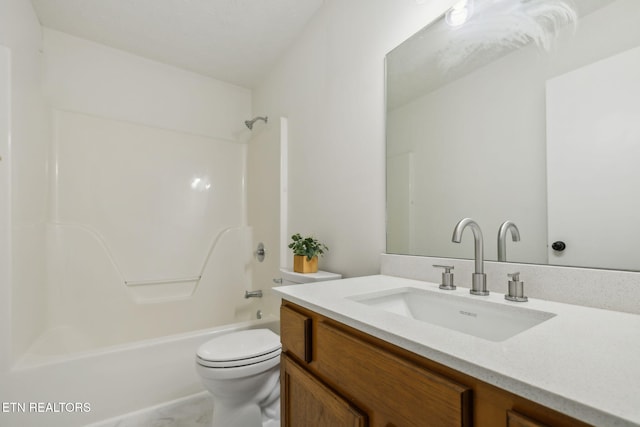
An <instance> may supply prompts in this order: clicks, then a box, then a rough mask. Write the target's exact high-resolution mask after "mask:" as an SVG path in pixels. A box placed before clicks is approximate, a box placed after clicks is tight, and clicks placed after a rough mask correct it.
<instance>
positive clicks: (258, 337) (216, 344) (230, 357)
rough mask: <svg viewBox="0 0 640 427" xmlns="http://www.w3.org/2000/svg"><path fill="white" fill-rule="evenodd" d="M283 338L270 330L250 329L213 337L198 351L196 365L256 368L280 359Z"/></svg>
mask: <svg viewBox="0 0 640 427" xmlns="http://www.w3.org/2000/svg"><path fill="white" fill-rule="evenodd" d="M281 348H282V344H280V337H279V336H278V335H277V334H275V333H274V332H273V331H271V330H269V329H249V330H245V331H239V332H232V333H229V334H226V335H222V336H220V337H217V338H213V339H212V340H210V341H207V342H206V343H204V344H203V345H201V346H200V348H198V351H197V353H196V355H197V357H196V359H197V363H198V364H199V365H201V366H206V367H208V368H235V367H241V366H247V365H253V364H257V363H261V362H265V361H267V360H270V359H274V358H276V357H279V356H280V352H281Z"/></svg>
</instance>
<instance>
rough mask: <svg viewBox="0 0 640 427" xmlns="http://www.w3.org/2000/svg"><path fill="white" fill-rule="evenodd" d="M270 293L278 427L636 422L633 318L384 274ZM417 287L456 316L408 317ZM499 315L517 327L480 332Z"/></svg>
mask: <svg viewBox="0 0 640 427" xmlns="http://www.w3.org/2000/svg"><path fill="white" fill-rule="evenodd" d="M276 292H277V293H278V294H279V295H280V296H282V297H283V303H282V307H281V339H282V344H283V355H282V368H281V387H282V389H281V390H282V394H281V401H282V420H283V426H302V425H304V426H338V425H340V426H398V427H399V426H425V425H434V426H454V425H455V426H490V427H494V426H512V427H513V426H586V425H606V426H612V425H640V424H639V423H640V409H638V405H637V403H638V398H637V397H636V396H635V395H636V394H637V390H636V387H637V381H638V379H640V367H638V366H637V364H635V362H634V360H635V358H636V357H635V356H634V354H636V355H637V354H638V352H639V349H638V348H637V347H638V343H637V342H634V341H636V340H633V339H631V340H630V339H628V337H629V335H628V333H632V332H633V331H634V330H635V331H636V333H637V331H638V330H640V316H637V315H632V314H625V313H618V312H613V311H606V310H598V309H592V308H586V307H580V306H573V305H568V304H560V303H555V302H549V301H541V300H530V302H528V303H526V304H520V305H519V304H518V303H513V302H508V301H505V300H504V298H503V295H501V294H497V293H492V294H491V295H490V296H488V297H476V296H470V295H469V293H468V289H462V288H460V289H459V290H457V291H453V292H451V291H441V290H439V289H438V285H437V284H434V283H427V282H421V281H416V280H410V279H402V278H397V277H391V276H383V275H380V276H370V277H361V278H353V279H346V280H341V281H334V282H325V283H322V284H312V285H301V286H293V287H280V288H277V289H276ZM408 292H409V294H407V293H408ZM423 294H424V295H431V296H432V297H433V298H435V299H436V300H437V301H436V303H437V305H438V306H443V305H445V306H446V305H447V304H449V302H451V301H453V303H452V304H453V306H460V307H462V308H461V309H460V310H459V312H460V313H458V314H459V315H460V316H464V317H465V318H464V319H462V320H461V321H460V322H459V321H458V320H456V319H454V318H449V316H451V314H450V313H447V312H444V311H443V312H440V313H439V316H441V317H443V318H444V319H445V321H446V322H449V323H450V325H451V327H447V326H445V325H444V324H441V325H438V324H435V323H433V322H432V320H430V319H428V318H424V319H418V318H416V316H415V315H413V314H411V312H412V311H413V312H415V313H417V312H420V311H429V309H430V307H429V304H430V302H429V300H428V299H427V300H424V301H422V302H418V303H417V304H418V306H416V307H410V306H409V305H410V304H412V303H413V302H415V301H417V300H420V299H421V298H422V296H423ZM405 297H406V298H405ZM429 298H431V297H429ZM443 302H444V304H443ZM474 304H477V305H478V306H479V307H480V308H479V310H478V312H474V311H473V309H469V308H468V307H470V306H471V307H472V306H473V305H474ZM449 305H451V304H449ZM483 305H487V307H488V308H486V307H485V308H486V310H485V308H483V307H482V306H483ZM433 307H435V305H434V306H432V307H431V308H433ZM494 312H495V313H497V316H498V317H497V318H496V319H494V320H491V319H489V320H488V322H489V323H487V324H482V322H485V321H486V320H485V319H483V318H486V317H487V316H488V317H491V316H492V315H493V314H495V313H494ZM415 313H414V314H415ZM492 313H493V314H492ZM474 315H475V316H476V317H474ZM500 316H502V317H500ZM522 316H525V317H526V316H533V318H535V319H537V320H535V321H533V322H531V321H525V322H524V323H523V321H522ZM467 318H470V323H469V322H467ZM500 319H502V322H503V323H517V324H519V326H518V325H516V327H515V329H514V328H511V329H509V328H507V329H505V330H503V331H499V333H497V334H493V335H492V334H488V335H483V334H485V332H483V331H482V329H486V328H492V327H495V328H497V329H500V328H501V327H500V325H499V323H500V321H501V320H500ZM465 322H467V323H469V324H475V323H480V324H481V326H482V327H481V328H479V329H475V330H474V329H473V328H471V329H465V328H467V326H465ZM491 322H494V323H491ZM495 322H498V323H495ZM620 325H623V326H620ZM634 328H635V329H634ZM634 365H635V366H634Z"/></svg>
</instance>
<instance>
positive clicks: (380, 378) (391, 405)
mask: <svg viewBox="0 0 640 427" xmlns="http://www.w3.org/2000/svg"><path fill="white" fill-rule="evenodd" d="M316 346H317V348H316V354H317V359H316V360H315V361H314V363H315V367H316V369H317V371H318V373H319V374H320V375H321V376H322V377H323V378H326V379H327V382H328V383H329V384H332V385H334V386H335V387H336V389H337V390H348V394H345V396H346V397H348V398H349V399H352V400H353V401H354V402H356V404H357V405H358V406H360V407H361V408H365V407H367V408H375V410H376V417H377V418H378V419H375V420H373V419H372V420H371V424H372V425H389V424H392V425H398V426H421V427H424V426H437V427H444V426H470V425H471V422H472V419H471V417H472V415H471V404H472V402H471V389H470V388H468V387H466V386H464V385H461V384H458V383H456V382H454V381H452V380H450V379H448V378H445V377H443V376H441V375H439V374H436V373H433V372H431V371H428V370H426V369H424V368H422V367H420V366H418V365H415V364H413V363H411V362H408V361H407V360H404V359H401V358H399V357H398V356H396V355H394V354H392V353H390V352H388V351H386V350H383V349H380V348H378V347H375V346H373V345H371V344H369V343H368V342H366V341H363V340H360V339H359V338H356V337H354V336H352V335H350V334H347V333H345V332H343V331H341V330H339V329H336V328H334V327H332V326H330V325H328V324H327V323H324V322H320V323H318V324H317V325H316ZM409 384H410V385H409ZM345 393H346V391H345ZM367 412H368V411H367Z"/></svg>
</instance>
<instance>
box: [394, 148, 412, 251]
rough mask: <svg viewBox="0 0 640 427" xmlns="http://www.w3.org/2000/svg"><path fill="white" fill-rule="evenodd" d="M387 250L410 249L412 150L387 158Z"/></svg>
mask: <svg viewBox="0 0 640 427" xmlns="http://www.w3.org/2000/svg"><path fill="white" fill-rule="evenodd" d="M387 177H393V178H392V179H387V194H388V197H387V236H388V237H387V252H388V253H395V254H406V253H411V251H413V250H414V249H415V248H414V245H415V243H414V236H415V230H414V224H415V221H414V216H413V203H414V201H413V189H414V182H413V179H414V170H413V153H402V154H398V155H394V156H391V157H388V158H387Z"/></svg>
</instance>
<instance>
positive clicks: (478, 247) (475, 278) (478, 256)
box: [451, 218, 489, 295]
mask: <svg viewBox="0 0 640 427" xmlns="http://www.w3.org/2000/svg"><path fill="white" fill-rule="evenodd" d="M467 227H469V228H471V231H472V232H473V239H474V243H475V244H474V257H475V272H474V273H473V274H472V275H471V290H470V291H469V292H471V293H472V294H473V295H489V291H488V290H487V275H486V274H484V243H483V240H482V230H480V226H479V225H478V223H477V222H475V221H474V220H472V219H471V218H463V219H461V220H460V221H459V222H458V223H457V224H456V227H455V228H454V229H453V237H452V238H451V241H453V242H454V243H460V242H461V241H462V232H463V231H464V229H465V228H467Z"/></svg>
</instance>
